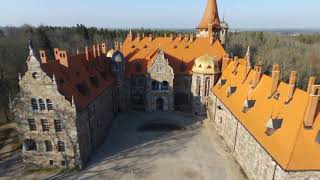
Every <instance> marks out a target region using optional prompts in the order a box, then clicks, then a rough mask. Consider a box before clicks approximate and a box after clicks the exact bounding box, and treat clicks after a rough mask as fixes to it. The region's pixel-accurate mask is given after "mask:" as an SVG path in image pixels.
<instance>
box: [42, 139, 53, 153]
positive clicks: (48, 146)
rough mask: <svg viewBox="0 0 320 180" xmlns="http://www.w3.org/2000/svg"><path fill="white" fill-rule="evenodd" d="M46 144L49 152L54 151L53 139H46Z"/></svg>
mask: <svg viewBox="0 0 320 180" xmlns="http://www.w3.org/2000/svg"><path fill="white" fill-rule="evenodd" d="M44 144H45V145H46V150H47V152H49V151H52V143H51V141H48V140H46V141H44Z"/></svg>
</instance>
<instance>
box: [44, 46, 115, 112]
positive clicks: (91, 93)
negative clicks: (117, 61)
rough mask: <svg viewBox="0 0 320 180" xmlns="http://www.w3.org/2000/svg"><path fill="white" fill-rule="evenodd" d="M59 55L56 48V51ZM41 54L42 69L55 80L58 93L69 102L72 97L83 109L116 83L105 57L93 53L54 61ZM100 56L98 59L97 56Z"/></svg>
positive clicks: (101, 54)
mask: <svg viewBox="0 0 320 180" xmlns="http://www.w3.org/2000/svg"><path fill="white" fill-rule="evenodd" d="M56 50H57V53H58V54H59V53H60V52H64V51H60V50H59V49H57V48H55V52H54V53H56ZM42 53H44V51H40V57H41V61H42V63H41V68H42V69H43V70H44V72H46V73H47V74H48V75H49V76H50V77H51V78H53V75H54V78H55V81H56V83H57V85H58V90H59V92H60V93H61V94H62V95H64V96H65V97H66V98H67V99H68V100H69V101H72V97H73V98H74V102H75V105H76V106H77V107H78V108H80V109H82V108H85V107H86V106H88V105H89V104H90V103H91V102H93V101H94V100H95V99H96V97H97V96H99V95H100V94H101V93H103V92H104V91H105V89H106V88H108V87H110V86H111V85H112V83H113V82H114V81H115V79H114V77H113V76H112V75H111V68H110V64H109V63H110V61H109V59H108V58H107V57H106V54H105V53H103V52H101V51H99V52H98V53H97V51H96V52H94V51H93V50H91V51H89V50H88V48H86V51H85V52H83V53H79V54H75V55H71V56H68V55H67V53H65V57H63V56H62V58H60V56H56V57H55V59H54V60H49V59H46V56H45V55H43V56H42ZM98 54H99V56H98Z"/></svg>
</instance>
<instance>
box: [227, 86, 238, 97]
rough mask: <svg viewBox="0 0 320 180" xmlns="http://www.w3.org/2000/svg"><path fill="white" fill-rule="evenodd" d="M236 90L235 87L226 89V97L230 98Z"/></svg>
mask: <svg viewBox="0 0 320 180" xmlns="http://www.w3.org/2000/svg"><path fill="white" fill-rule="evenodd" d="M236 90H237V87H234V86H229V87H228V89H227V93H228V97H229V96H231V95H232V94H233V93H235V92H236Z"/></svg>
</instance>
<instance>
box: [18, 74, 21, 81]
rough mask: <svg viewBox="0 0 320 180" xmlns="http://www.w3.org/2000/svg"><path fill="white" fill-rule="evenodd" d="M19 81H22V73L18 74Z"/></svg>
mask: <svg viewBox="0 0 320 180" xmlns="http://www.w3.org/2000/svg"><path fill="white" fill-rule="evenodd" d="M18 79H19V81H21V74H20V73H19V74H18Z"/></svg>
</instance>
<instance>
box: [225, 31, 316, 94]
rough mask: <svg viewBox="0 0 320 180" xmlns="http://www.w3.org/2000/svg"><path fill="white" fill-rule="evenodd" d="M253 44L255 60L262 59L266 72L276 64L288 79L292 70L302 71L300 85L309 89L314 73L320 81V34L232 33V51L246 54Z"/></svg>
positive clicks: (230, 47)
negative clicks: (309, 82) (310, 79)
mask: <svg viewBox="0 0 320 180" xmlns="http://www.w3.org/2000/svg"><path fill="white" fill-rule="evenodd" d="M248 46H250V49H251V56H252V60H253V64H256V63H259V62H260V63H262V65H263V70H264V73H265V74H269V75H270V74H271V70H272V65H273V64H274V63H278V64H279V65H280V67H281V79H282V81H284V82H288V81H289V78H290V72H291V71H297V72H298V81H297V85H298V87H299V88H302V89H306V86H307V85H308V80H309V77H310V76H315V77H317V78H318V83H320V81H319V80H320V79H319V78H320V35H319V34H310V35H298V36H296V35H295V36H293V35H282V34H276V33H264V32H240V33H230V36H229V44H228V48H227V49H228V51H229V52H230V53H233V54H234V55H238V56H244V55H245V54H246V51H247V48H248Z"/></svg>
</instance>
